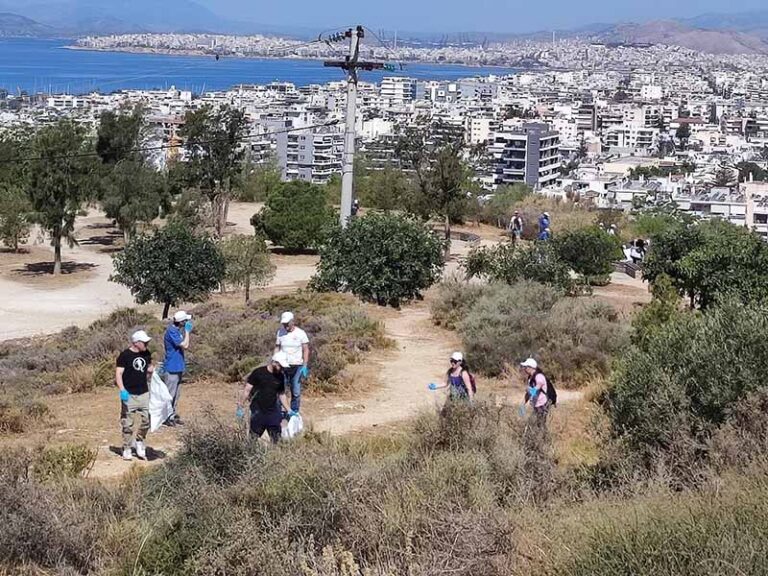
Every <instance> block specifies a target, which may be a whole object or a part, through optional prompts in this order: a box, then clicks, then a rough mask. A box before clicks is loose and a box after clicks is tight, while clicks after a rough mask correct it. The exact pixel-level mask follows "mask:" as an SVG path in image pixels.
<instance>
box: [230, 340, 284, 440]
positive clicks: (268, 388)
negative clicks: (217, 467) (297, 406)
mask: <svg viewBox="0 0 768 576" xmlns="http://www.w3.org/2000/svg"><path fill="white" fill-rule="evenodd" d="M288 366H290V364H289V363H288V356H287V355H286V354H285V352H276V353H275V355H274V356H272V361H271V362H270V363H269V364H267V365H266V366H261V367H259V368H256V370H254V371H253V372H251V373H250V375H249V376H248V378H246V379H245V386H244V387H243V394H242V396H241V397H240V401H239V402H238V403H237V412H236V414H237V418H238V420H242V419H243V418H244V417H245V411H244V409H243V406H244V405H245V403H246V402H247V401H248V400H249V399H250V403H251V425H250V428H251V434H253V435H254V436H255V437H256V438H260V437H261V436H262V435H263V434H264V431H266V432H267V434H269V438H270V440H272V443H273V444H277V443H278V442H279V441H280V436H281V433H282V429H281V426H280V425H281V423H282V421H283V413H287V414H288V417H289V418H290V417H291V416H293V415H294V412H292V411H291V409H290V406H289V405H288V399H287V398H286V395H285V381H284V380H283V369H285V368H288Z"/></svg>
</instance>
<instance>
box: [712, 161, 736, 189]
mask: <svg viewBox="0 0 768 576" xmlns="http://www.w3.org/2000/svg"><path fill="white" fill-rule="evenodd" d="M736 180H737V175H736V169H735V168H733V167H731V166H729V165H728V164H726V163H725V162H720V163H719V164H718V165H717V168H715V174H714V184H715V186H721V187H728V186H733V185H734V184H735V183H736Z"/></svg>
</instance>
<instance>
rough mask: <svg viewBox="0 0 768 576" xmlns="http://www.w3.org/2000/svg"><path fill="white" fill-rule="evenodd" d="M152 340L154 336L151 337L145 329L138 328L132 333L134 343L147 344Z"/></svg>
mask: <svg viewBox="0 0 768 576" xmlns="http://www.w3.org/2000/svg"><path fill="white" fill-rule="evenodd" d="M150 340H152V338H150V337H149V334H147V333H146V332H144V330H136V332H134V333H133V334H131V342H133V343H134V344H135V343H136V342H144V344H146V343H147V342H149V341H150Z"/></svg>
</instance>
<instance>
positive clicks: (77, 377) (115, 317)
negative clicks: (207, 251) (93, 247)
mask: <svg viewBox="0 0 768 576" xmlns="http://www.w3.org/2000/svg"><path fill="white" fill-rule="evenodd" d="M285 310H293V311H294V312H295V314H296V317H297V319H298V320H299V321H300V322H301V325H302V327H303V328H304V329H305V330H306V331H307V332H308V333H309V334H310V336H311V337H312V339H313V346H314V350H315V355H314V358H313V370H312V375H311V378H310V382H309V386H310V388H314V389H316V390H320V391H333V390H337V389H338V388H339V387H341V386H343V385H344V378H343V375H342V371H343V369H344V368H345V367H346V366H347V365H348V364H350V363H355V362H357V361H359V360H360V359H361V357H362V354H363V353H365V352H366V351H369V350H371V349H374V348H380V347H386V346H388V342H387V340H386V339H385V338H384V333H383V328H382V326H381V325H380V324H379V323H378V322H377V321H375V320H373V319H371V318H370V317H369V315H368V314H367V313H366V311H365V310H364V308H363V307H362V305H361V304H359V303H358V302H357V301H356V300H354V299H353V298H351V297H347V296H343V295H336V294H311V295H310V294H299V295H295V296H283V297H274V298H268V299H262V300H258V301H254V302H253V303H252V304H250V305H248V306H231V305H227V306H224V305H222V304H218V303H215V302H209V303H206V304H201V305H199V306H198V307H196V308H193V309H192V314H193V316H194V317H195V336H194V337H195V340H196V342H195V353H194V354H191V355H190V366H189V370H190V376H191V377H192V378H205V377H215V378H225V379H227V380H229V381H232V382H235V381H239V380H241V379H242V378H243V377H244V376H245V375H246V373H247V372H248V371H250V370H251V369H252V368H254V367H256V366H257V365H259V364H260V363H263V362H264V361H265V360H266V359H267V358H268V357H269V355H270V353H271V352H272V350H273V349H274V343H275V333H276V330H277V326H278V317H279V315H280V313H281V312H283V311H285ZM138 328H142V329H146V330H147V331H148V332H149V333H150V334H151V335H152V336H153V337H154V340H153V342H152V344H151V345H150V349H151V350H152V352H153V353H154V358H155V361H156V362H160V361H162V358H163V350H162V336H163V332H164V329H165V324H164V323H163V322H160V321H159V320H157V319H155V318H154V317H152V316H150V315H148V314H144V313H140V312H137V311H136V310H131V309H128V310H120V311H117V312H115V313H113V314H111V315H110V316H109V317H107V318H105V319H104V320H100V321H98V322H95V323H93V324H92V325H91V326H89V327H88V328H85V329H80V328H75V327H72V328H67V329H66V330H64V331H62V332H60V333H58V334H55V335H52V336H47V337H41V338H30V339H25V340H19V341H9V342H4V343H2V344H0V432H6V433H7V432H12V433H19V432H23V431H24V430H25V429H29V428H32V427H35V426H36V425H38V424H40V423H41V421H44V420H45V418H46V417H47V416H48V409H47V407H46V405H45V396H47V395H52V394H72V393H78V392H87V391H90V390H93V389H95V388H98V387H101V386H112V385H113V384H114V364H115V358H116V357H117V354H118V353H119V352H120V351H121V350H123V349H124V348H126V347H127V346H128V342H127V340H126V339H127V337H128V335H130V334H131V332H132V331H133V330H135V329H138Z"/></svg>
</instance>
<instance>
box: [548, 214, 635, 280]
mask: <svg viewBox="0 0 768 576" xmlns="http://www.w3.org/2000/svg"><path fill="white" fill-rule="evenodd" d="M553 244H554V247H555V253H556V254H557V256H558V258H559V259H560V260H562V261H563V262H565V263H566V264H568V265H569V266H570V267H571V269H573V271H574V272H576V273H577V274H581V275H582V276H586V277H600V276H606V275H608V274H609V273H610V272H611V270H612V265H613V262H615V261H617V260H621V259H622V258H623V254H622V251H621V246H620V244H619V239H618V238H617V237H616V236H611V235H610V234H608V233H607V232H606V231H605V230H602V229H600V228H599V227H597V226H590V227H588V228H580V229H578V230H572V231H569V232H564V233H563V234H560V235H558V236H556V237H555V239H554V240H553Z"/></svg>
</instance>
